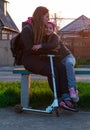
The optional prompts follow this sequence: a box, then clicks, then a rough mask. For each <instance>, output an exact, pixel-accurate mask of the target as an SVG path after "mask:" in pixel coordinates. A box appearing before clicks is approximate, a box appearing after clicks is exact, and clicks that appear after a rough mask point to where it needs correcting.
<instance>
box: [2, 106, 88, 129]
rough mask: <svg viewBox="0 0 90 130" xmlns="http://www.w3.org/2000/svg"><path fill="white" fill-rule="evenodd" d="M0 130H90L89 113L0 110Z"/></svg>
mask: <svg viewBox="0 0 90 130" xmlns="http://www.w3.org/2000/svg"><path fill="white" fill-rule="evenodd" d="M0 130H90V112H83V111H80V112H78V113H73V112H68V111H62V112H61V113H60V116H59V117H56V116H55V115H54V114H42V113H30V112H23V113H21V114H17V113H15V112H14V110H13V108H12V107H8V108H2V109H0Z"/></svg>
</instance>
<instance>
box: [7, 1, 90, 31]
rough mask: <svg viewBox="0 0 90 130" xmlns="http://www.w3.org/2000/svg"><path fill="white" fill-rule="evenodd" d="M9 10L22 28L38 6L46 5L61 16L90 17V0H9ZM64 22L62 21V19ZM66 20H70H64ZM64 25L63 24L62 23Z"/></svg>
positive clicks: (51, 11)
mask: <svg viewBox="0 0 90 130" xmlns="http://www.w3.org/2000/svg"><path fill="white" fill-rule="evenodd" d="M7 1H8V2H9V4H8V6H7V7H8V12H9V14H10V15H11V17H12V19H13V20H14V22H15V23H16V25H17V27H18V28H19V29H20V30H21V23H22V22H23V21H25V20H26V19H27V17H28V16H32V13H33V11H34V10H35V8H36V7H37V6H46V7H47V8H48V9H49V10H50V14H51V15H53V14H54V13H57V16H58V17H60V18H77V17H79V16H81V15H85V16H86V17H88V18H90V4H89V0H52V1H51V0H7ZM61 22H62V21H61ZM64 22H66V23H67V22H68V19H67V21H64ZM62 26H63V25H62Z"/></svg>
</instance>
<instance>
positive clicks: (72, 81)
mask: <svg viewBox="0 0 90 130" xmlns="http://www.w3.org/2000/svg"><path fill="white" fill-rule="evenodd" d="M61 62H62V63H63V64H64V65H65V67H66V73H67V79H68V87H69V88H71V87H73V88H74V89H75V90H76V78H75V70H74V66H75V62H76V60H75V57H74V56H73V55H72V54H70V55H68V56H66V57H65V58H64V59H63V60H62V61H61Z"/></svg>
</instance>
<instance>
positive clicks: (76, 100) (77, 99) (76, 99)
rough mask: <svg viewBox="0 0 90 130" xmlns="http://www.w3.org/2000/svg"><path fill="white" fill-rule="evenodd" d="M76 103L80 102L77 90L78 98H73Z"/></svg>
mask: <svg viewBox="0 0 90 130" xmlns="http://www.w3.org/2000/svg"><path fill="white" fill-rule="evenodd" d="M73 101H74V102H78V101H79V96H78V90H76V98H73Z"/></svg>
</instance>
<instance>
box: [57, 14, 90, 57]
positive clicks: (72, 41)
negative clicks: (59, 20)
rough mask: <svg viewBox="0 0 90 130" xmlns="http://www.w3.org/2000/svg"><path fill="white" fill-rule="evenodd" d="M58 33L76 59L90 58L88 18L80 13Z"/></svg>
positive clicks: (89, 24)
mask: <svg viewBox="0 0 90 130" xmlns="http://www.w3.org/2000/svg"><path fill="white" fill-rule="evenodd" d="M58 34H59V35H60V37H61V39H62V40H63V41H64V44H65V45H67V47H68V48H69V49H70V50H71V51H72V53H73V54H74V55H75V56H76V58H77V59H90V19H89V18H87V17H86V16H84V15H81V16H80V17H78V18H77V19H75V20H74V21H73V22H71V23H69V24H68V25H66V26H65V27H63V28H62V29H61V30H60V31H59V32H58Z"/></svg>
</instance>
